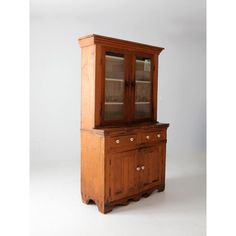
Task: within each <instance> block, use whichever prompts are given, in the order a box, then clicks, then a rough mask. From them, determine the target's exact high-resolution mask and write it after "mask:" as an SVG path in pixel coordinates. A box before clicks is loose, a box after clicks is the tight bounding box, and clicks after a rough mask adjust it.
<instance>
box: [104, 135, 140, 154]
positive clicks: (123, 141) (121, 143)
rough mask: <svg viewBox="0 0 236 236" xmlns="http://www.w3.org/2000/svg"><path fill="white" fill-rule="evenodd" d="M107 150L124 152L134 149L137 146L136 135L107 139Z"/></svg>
mask: <svg viewBox="0 0 236 236" xmlns="http://www.w3.org/2000/svg"><path fill="white" fill-rule="evenodd" d="M106 143H107V148H108V150H114V151H124V150H129V149H132V148H135V147H136V145H137V135H136V134H129V135H122V136H115V137H107V142H106Z"/></svg>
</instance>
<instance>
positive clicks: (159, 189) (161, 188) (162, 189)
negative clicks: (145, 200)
mask: <svg viewBox="0 0 236 236" xmlns="http://www.w3.org/2000/svg"><path fill="white" fill-rule="evenodd" d="M157 189H158V192H163V191H164V190H165V185H161V186H160V187H158V188H157Z"/></svg>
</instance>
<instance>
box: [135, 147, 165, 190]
mask: <svg viewBox="0 0 236 236" xmlns="http://www.w3.org/2000/svg"><path fill="white" fill-rule="evenodd" d="M163 158H164V156H163V151H162V145H156V146H155V147H151V148H146V149H143V150H140V152H139V162H140V166H141V175H140V186H141V188H146V187H147V188H148V187H149V186H150V185H155V184H159V183H161V181H162V171H163Z"/></svg>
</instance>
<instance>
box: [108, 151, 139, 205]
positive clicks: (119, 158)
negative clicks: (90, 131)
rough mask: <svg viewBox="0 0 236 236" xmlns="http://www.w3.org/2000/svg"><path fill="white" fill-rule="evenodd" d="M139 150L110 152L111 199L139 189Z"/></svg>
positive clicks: (133, 192) (120, 197)
mask: <svg viewBox="0 0 236 236" xmlns="http://www.w3.org/2000/svg"><path fill="white" fill-rule="evenodd" d="M137 154H138V152H137V151H136V150H134V151H129V152H124V153H115V154H110V158H109V162H110V168H109V170H110V173H109V195H110V199H111V201H115V200H118V199H122V198H125V197H127V196H129V195H132V194H135V193H137V192H138V191H139V174H140V171H138V170H137V167H138V155H137Z"/></svg>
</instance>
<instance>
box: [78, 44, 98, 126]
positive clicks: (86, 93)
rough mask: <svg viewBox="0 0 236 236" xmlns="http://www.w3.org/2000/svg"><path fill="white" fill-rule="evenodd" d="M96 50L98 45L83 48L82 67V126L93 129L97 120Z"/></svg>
mask: <svg viewBox="0 0 236 236" xmlns="http://www.w3.org/2000/svg"><path fill="white" fill-rule="evenodd" d="M95 50H96V46H94V45H92V46H88V47H84V48H82V68H81V76H82V79H81V128H82V129H91V128H93V127H94V120H95Z"/></svg>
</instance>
